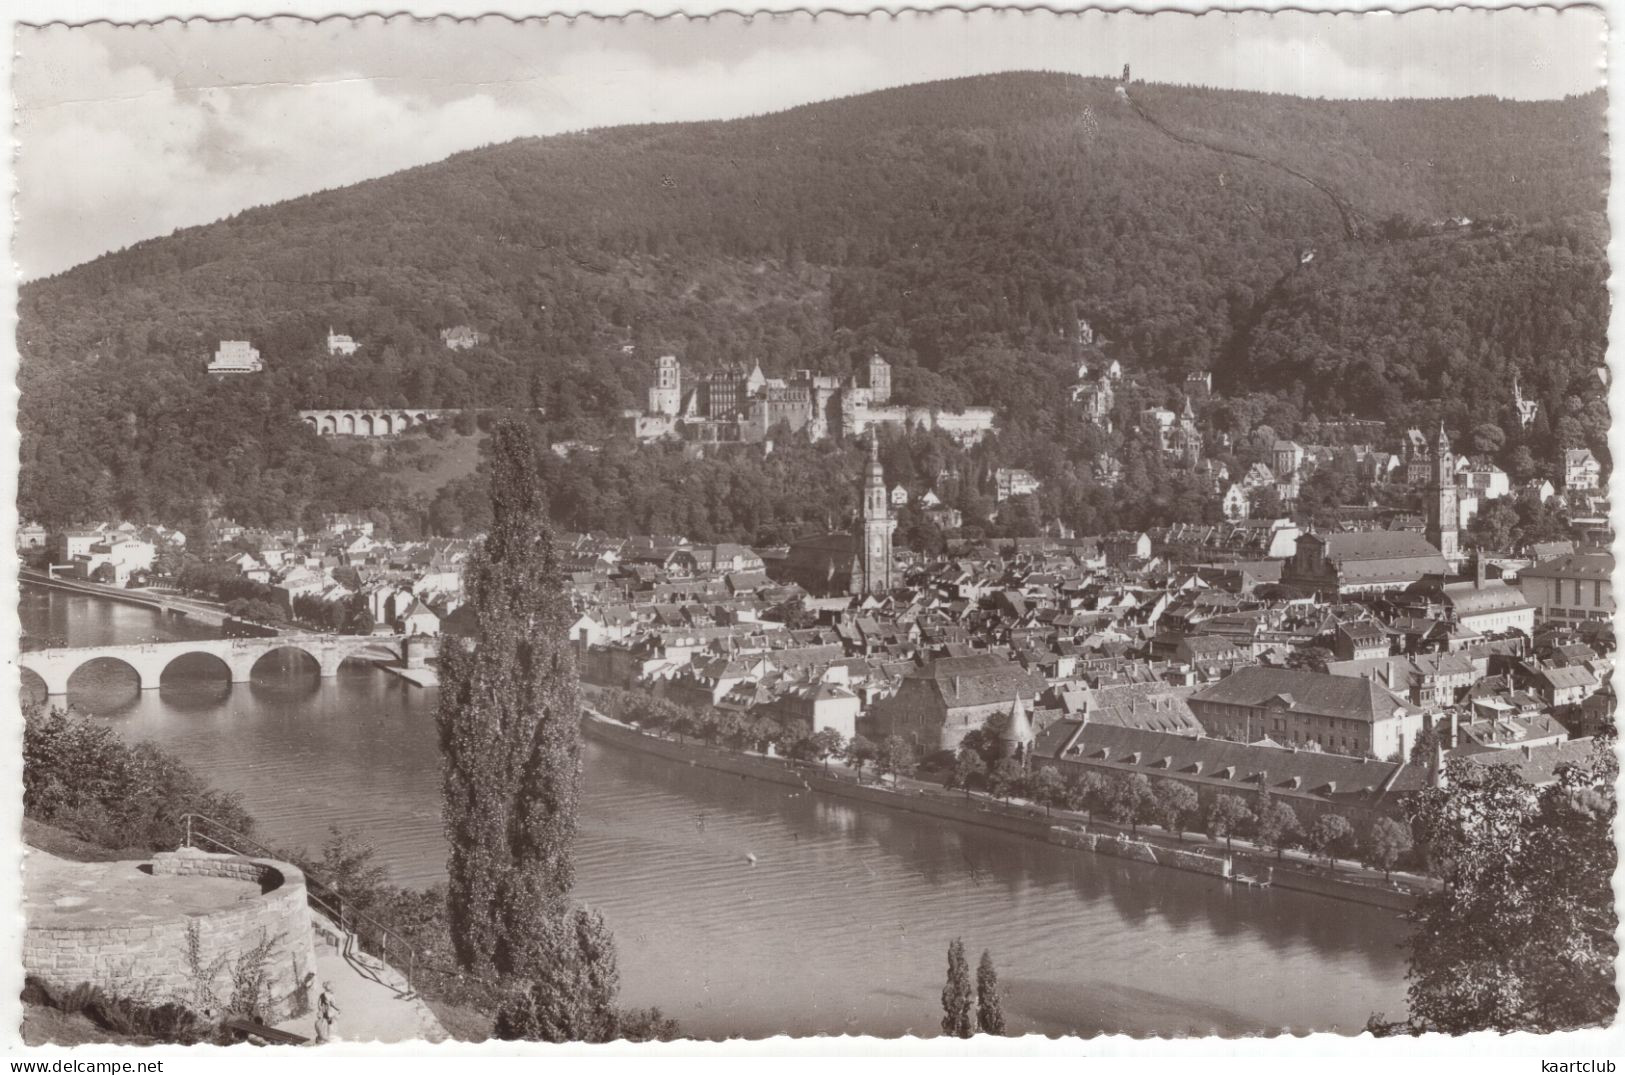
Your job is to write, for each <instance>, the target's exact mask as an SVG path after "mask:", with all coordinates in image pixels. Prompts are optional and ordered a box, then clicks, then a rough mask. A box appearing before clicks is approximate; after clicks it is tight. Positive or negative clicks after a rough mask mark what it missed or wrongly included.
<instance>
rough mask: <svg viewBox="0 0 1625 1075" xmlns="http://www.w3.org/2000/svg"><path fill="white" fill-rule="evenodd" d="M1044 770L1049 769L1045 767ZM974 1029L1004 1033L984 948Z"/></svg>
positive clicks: (1001, 1002) (994, 977)
mask: <svg viewBox="0 0 1625 1075" xmlns="http://www.w3.org/2000/svg"><path fill="white" fill-rule="evenodd" d="M1044 771H1045V772H1049V771H1050V770H1048V769H1046V770H1044ZM976 1029H977V1030H979V1031H981V1032H982V1033H983V1034H994V1035H998V1036H1001V1037H1002V1036H1003V1035H1004V1032H1005V1031H1004V998H1003V997H1002V996H1001V995H1000V992H999V972H998V971H997V970H995V969H994V968H993V955H992V953H990V952H988V951H987V950H986V949H985V948H984V949H983V950H982V961H981V962H980V963H978V964H977V965H976Z"/></svg>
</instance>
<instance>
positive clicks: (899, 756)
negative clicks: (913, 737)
mask: <svg viewBox="0 0 1625 1075" xmlns="http://www.w3.org/2000/svg"><path fill="white" fill-rule="evenodd" d="M913 769H914V748H913V747H911V746H909V744H908V740H907V739H904V738H903V737H902V736H900V735H888V736H887V737H886V738H885V739H884V740H883V741H882V742H881V744H880V749H879V750H877V751H876V752H875V771H876V772H878V773H879V774H880V775H881V776H882V777H885V776H889V777H891V778H892V781H891V782H892V784H893V785H896V783H897V778H898V777H899V776H904V775H906V774H908V773H909V772H911V771H912V770H913Z"/></svg>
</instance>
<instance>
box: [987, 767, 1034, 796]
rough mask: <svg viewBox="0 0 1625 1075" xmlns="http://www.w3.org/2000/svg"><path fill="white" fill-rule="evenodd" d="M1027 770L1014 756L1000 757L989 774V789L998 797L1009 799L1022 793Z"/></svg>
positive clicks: (990, 792)
mask: <svg viewBox="0 0 1625 1075" xmlns="http://www.w3.org/2000/svg"><path fill="white" fill-rule="evenodd" d="M1026 776H1027V771H1026V770H1025V769H1023V768H1022V767H1021V763H1020V762H1019V761H1017V760H1016V759H1014V758H1000V759H999V760H998V762H996V763H995V764H994V766H993V768H992V769H989V770H988V774H987V791H988V794H989V795H992V796H993V797H995V798H998V799H1009V798H1010V796H1012V795H1019V794H1021V788H1022V784H1023V782H1024V781H1025V779H1026Z"/></svg>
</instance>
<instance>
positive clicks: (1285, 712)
mask: <svg viewBox="0 0 1625 1075" xmlns="http://www.w3.org/2000/svg"><path fill="white" fill-rule="evenodd" d="M1189 705H1190V707H1191V712H1192V713H1194V714H1195V715H1196V719H1197V720H1199V721H1201V722H1202V727H1203V728H1205V729H1207V732H1208V734H1209V735H1212V736H1216V737H1217V738H1220V739H1232V740H1235V741H1237V742H1242V743H1254V742H1258V741H1259V740H1261V739H1269V740H1271V741H1272V742H1275V743H1279V744H1282V745H1285V746H1298V747H1303V746H1307V745H1311V744H1312V745H1313V746H1315V747H1318V748H1319V749H1320V750H1323V751H1325V752H1327V753H1329V754H1346V755H1353V756H1361V755H1370V756H1372V757H1376V758H1389V757H1394V756H1397V757H1399V758H1401V759H1403V758H1405V757H1407V756H1408V753H1409V750H1410V748H1411V746H1412V745H1413V744H1415V742H1416V737H1417V736H1418V735H1419V734H1421V731H1422V727H1423V712H1424V710H1423V708H1422V707H1421V706H1418V705H1414V704H1412V703H1411V702H1409V701H1407V700H1406V699H1404V698H1401V697H1400V696H1399V695H1397V694H1395V693H1394V692H1393V691H1391V690H1389V689H1388V688H1387V687H1386V686H1384V685H1382V684H1381V683H1379V682H1377V681H1376V680H1374V679H1357V678H1353V677H1347V676H1333V675H1328V674H1326V673H1323V672H1310V671H1303V670H1299V669H1293V668H1265V667H1253V668H1240V669H1237V670H1236V671H1235V672H1232V673H1231V674H1230V675H1228V676H1226V677H1225V678H1223V679H1221V680H1219V681H1218V682H1217V683H1213V684H1210V685H1208V686H1206V687H1203V688H1202V689H1201V690H1199V691H1197V692H1196V693H1195V694H1193V695H1191V697H1190V700H1189Z"/></svg>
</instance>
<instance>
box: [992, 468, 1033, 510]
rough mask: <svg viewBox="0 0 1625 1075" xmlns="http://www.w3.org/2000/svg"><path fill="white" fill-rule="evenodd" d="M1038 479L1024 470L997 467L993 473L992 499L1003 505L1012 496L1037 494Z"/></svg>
mask: <svg viewBox="0 0 1625 1075" xmlns="http://www.w3.org/2000/svg"><path fill="white" fill-rule="evenodd" d="M1038 486H1039V483H1038V479H1037V478H1035V477H1033V476H1032V475H1031V474H1029V473H1028V472H1027V471H1025V470H1017V469H1015V468H1014V467H999V468H998V469H997V470H995V471H994V472H993V498H994V500H995V501H998V502H1000V503H1003V502H1004V501H1006V500H1009V499H1010V498H1011V497H1013V496H1028V495H1030V494H1032V493H1036V492H1038Z"/></svg>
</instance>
